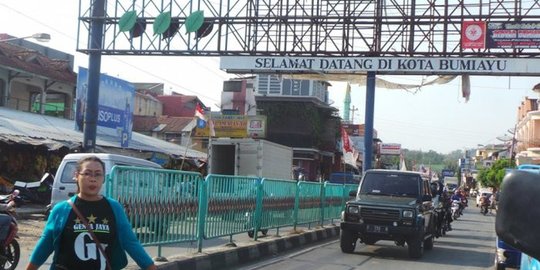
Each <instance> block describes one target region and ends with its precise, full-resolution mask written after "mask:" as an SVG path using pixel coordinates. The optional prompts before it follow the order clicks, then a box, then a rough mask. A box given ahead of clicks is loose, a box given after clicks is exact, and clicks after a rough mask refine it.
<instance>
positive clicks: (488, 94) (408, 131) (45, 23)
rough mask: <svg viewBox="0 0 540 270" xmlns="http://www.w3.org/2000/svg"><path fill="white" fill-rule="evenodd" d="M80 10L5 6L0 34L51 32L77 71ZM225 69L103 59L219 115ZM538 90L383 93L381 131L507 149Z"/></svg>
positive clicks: (456, 88) (452, 145)
mask: <svg viewBox="0 0 540 270" xmlns="http://www.w3.org/2000/svg"><path fill="white" fill-rule="evenodd" d="M109 2H111V3H112V1H109ZM78 3H79V1H76V0H54V1H43V0H16V1H15V0H0V33H7V34H10V35H13V36H17V37H23V36H29V35H31V34H33V33H37V32H46V33H50V34H51V36H52V40H51V41H50V42H48V43H43V44H42V45H45V46H49V47H51V48H54V49H57V50H61V51H63V52H66V53H70V54H73V55H75V71H77V70H78V66H83V67H88V57H87V55H85V54H80V53H77V52H75V48H76V37H77V16H78ZM111 3H109V5H111ZM218 67H219V58H210V57H180V56H175V57H170V56H169V57H163V56H161V57H158V56H154V57H148V56H123V57H119V56H103V57H102V65H101V72H102V73H107V74H108V75H111V76H116V77H119V78H121V79H124V80H128V81H131V82H157V83H159V82H163V83H165V87H166V91H171V90H172V91H175V92H179V93H182V94H187V95H197V96H198V97H199V98H200V99H201V100H202V101H203V102H204V103H205V104H206V105H207V106H210V107H212V108H213V110H216V109H217V108H218V105H219V103H220V96H221V95H220V92H221V88H222V85H223V81H224V80H227V79H229V78H235V77H237V76H236V75H234V74H227V73H225V72H223V71H221V70H219V68H218ZM199 78H204V79H202V80H201V79H199ZM384 78H385V79H387V80H391V81H395V82H402V83H409V84H411V83H420V82H421V80H422V78H421V77H419V76H384ZM331 83H332V85H333V86H332V87H331V88H330V99H331V100H332V101H333V106H335V107H337V108H339V109H340V111H342V110H343V99H344V96H345V88H346V83H344V82H331ZM538 83H540V78H534V77H494V76H476V77H475V76H472V77H471V95H470V100H469V101H468V102H465V99H463V98H462V97H461V81H460V78H459V77H458V78H456V79H455V80H454V81H452V82H450V83H448V84H446V85H436V86H429V87H424V88H422V89H420V90H418V91H417V92H416V93H413V92H407V91H403V90H388V89H384V88H377V91H376V94H375V119H374V126H375V129H376V130H377V131H378V134H379V138H380V139H381V140H382V141H383V142H388V143H401V145H402V147H403V148H408V149H411V150H423V151H428V150H434V151H437V152H440V153H448V152H450V151H453V150H457V149H461V150H463V149H466V148H474V147H476V146H477V145H478V144H483V145H486V144H493V143H501V141H499V140H498V139H497V137H501V136H503V135H505V134H508V130H509V129H511V128H513V127H514V125H515V124H516V120H517V108H518V106H519V105H520V103H521V101H522V100H523V99H524V97H534V98H536V97H538V94H537V93H535V92H533V91H531V90H530V89H532V87H533V86H534V85H535V84H538ZM352 105H354V106H355V108H358V110H357V111H355V112H354V121H355V123H358V124H362V123H364V117H365V86H359V85H353V86H352ZM340 115H343V114H342V112H340ZM351 115H352V112H351Z"/></svg>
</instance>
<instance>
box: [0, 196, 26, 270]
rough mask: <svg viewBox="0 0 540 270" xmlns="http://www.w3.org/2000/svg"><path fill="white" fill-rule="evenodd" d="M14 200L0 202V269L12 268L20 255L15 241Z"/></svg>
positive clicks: (15, 266) (16, 224)
mask: <svg viewBox="0 0 540 270" xmlns="http://www.w3.org/2000/svg"><path fill="white" fill-rule="evenodd" d="M15 207H16V202H15V201H14V200H11V201H10V202H8V203H0V269H2V270H14V269H16V268H17V264H18V263H19V259H20V257H21V248H20V246H19V242H17V238H18V236H17V232H18V231H19V227H18V223H17V219H16V218H15V216H16V213H15Z"/></svg>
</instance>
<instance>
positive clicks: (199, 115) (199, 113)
mask: <svg viewBox="0 0 540 270" xmlns="http://www.w3.org/2000/svg"><path fill="white" fill-rule="evenodd" d="M195 117H197V118H199V119H201V120H204V121H206V115H204V110H203V109H202V107H201V104H199V103H197V106H195Z"/></svg>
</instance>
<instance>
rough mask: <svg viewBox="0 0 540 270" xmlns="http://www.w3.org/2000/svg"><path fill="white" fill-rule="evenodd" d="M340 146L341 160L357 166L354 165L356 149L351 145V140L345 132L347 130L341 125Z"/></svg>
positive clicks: (356, 154) (356, 155)
mask: <svg viewBox="0 0 540 270" xmlns="http://www.w3.org/2000/svg"><path fill="white" fill-rule="evenodd" d="M341 147H342V148H343V150H342V151H343V162H345V163H346V164H349V165H351V166H353V167H354V168H358V167H357V166H356V160H357V159H358V155H359V153H358V151H356V149H355V148H354V146H353V143H352V140H351V138H350V137H349V134H347V131H346V130H345V129H344V128H343V126H342V127H341Z"/></svg>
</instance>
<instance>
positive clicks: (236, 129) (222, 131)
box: [194, 115, 266, 138]
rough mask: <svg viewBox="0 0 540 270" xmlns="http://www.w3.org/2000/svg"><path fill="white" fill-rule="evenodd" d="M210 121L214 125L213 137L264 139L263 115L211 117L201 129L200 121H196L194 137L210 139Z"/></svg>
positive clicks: (264, 123)
mask: <svg viewBox="0 0 540 270" xmlns="http://www.w3.org/2000/svg"><path fill="white" fill-rule="evenodd" d="M210 121H212V123H213V125H214V131H215V137H230V138H264V137H266V116H264V115H211V116H210V117H208V122H206V125H204V127H201V124H200V123H201V121H200V120H199V121H198V123H197V128H196V129H195V135H194V137H210V128H209V127H210V123H209V122H210Z"/></svg>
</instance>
